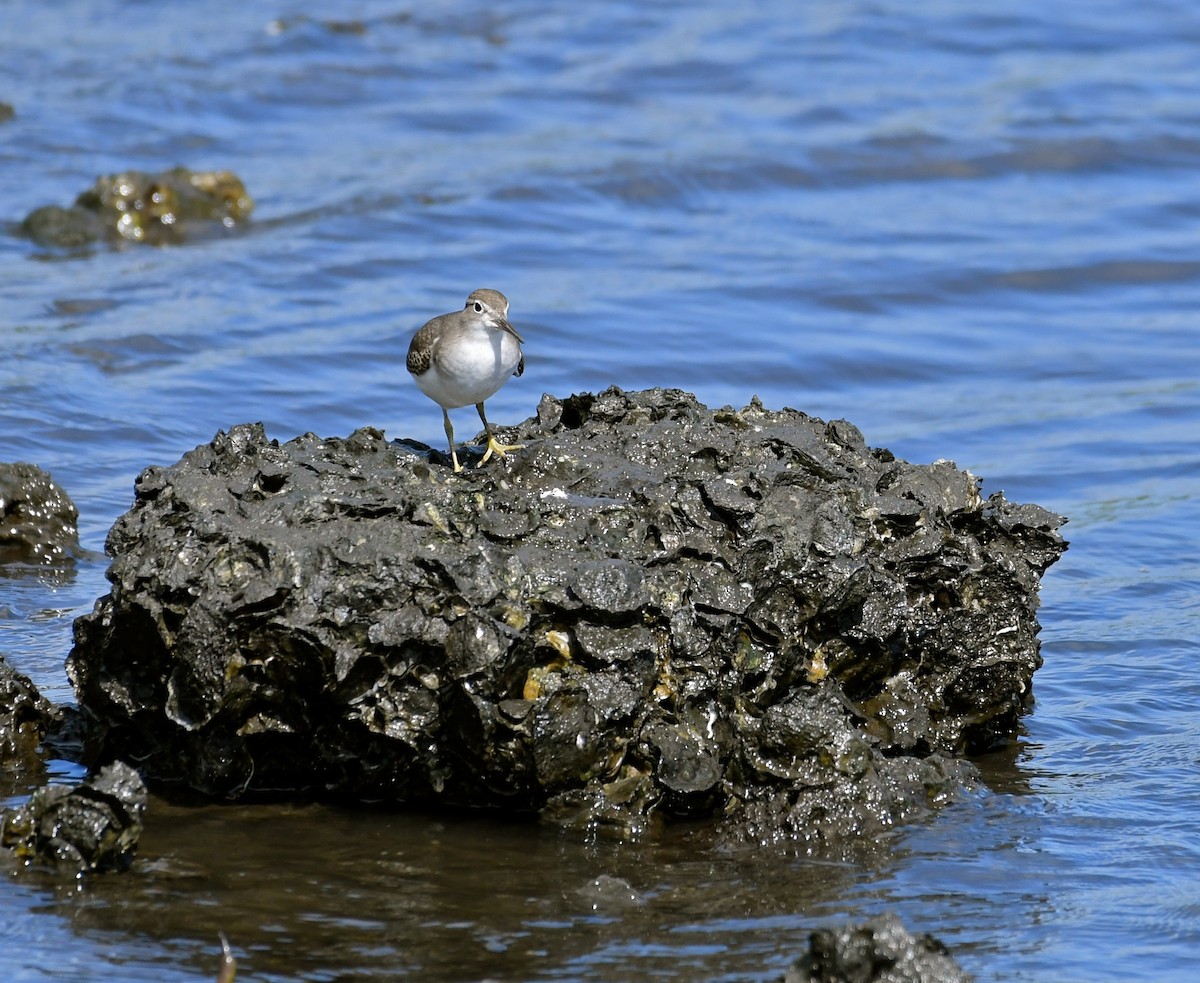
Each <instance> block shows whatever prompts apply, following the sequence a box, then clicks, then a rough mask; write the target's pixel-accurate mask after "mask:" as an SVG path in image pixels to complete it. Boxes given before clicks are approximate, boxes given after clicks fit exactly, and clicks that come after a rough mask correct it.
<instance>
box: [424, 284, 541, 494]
mask: <svg viewBox="0 0 1200 983" xmlns="http://www.w3.org/2000/svg"><path fill="white" fill-rule="evenodd" d="M523 344H525V339H524V338H522V337H521V336H520V335H519V334H517V332H516V330H515V329H514V328H513V326H512V325H511V324H509V323H508V298H507V297H505V296H504V294H502V293H501V292H500V291H499V290H489V289H487V288H480V289H479V290H473V291H471V295H470V296H469V297H467V302H466V304H465V305H464V306H463V309H462V310H461V311H452V312H451V313H449V314H439V315H438V316H437V317H434V318H430V319H429V320H428V321H426V322H425V324H424V325H422V327H421V328H420V330H419V331H417V333H416V334H415V335H413V339H412V341H411V342H410V343H409V346H408V362H407V364H408V371H409V373H410V374H411V375H412V377H413V379H414V380H415V381H416V383H417V386H418V388H419V389H420V390H421V392H423V393H424V394H425V395H426V396H428V397H429V398H430V399H432V400H433V401H434V402H435V403H437V404H438V405H439V406H440V407H441V408H442V417H443V418H444V419H445V423H446V440H447V441H448V442H449V444H450V461H451V462H452V463H453V465H454V472H455V474H457V473H458V472H460V471H462V465H461V464H459V463H458V454H457V453H455V450H454V427H453V425H452V424H451V423H450V410H453V409H457V408H458V407H460V406H467V405H469V404H471V403H474V404H475V409H477V410H478V411H479V419H480V420H482V421H483V429H484V430H485V431H486V432H487V438H488V442H487V452H486V453H485V454H484V455H483V460H481V461H480V462H479V463H480V465H483V464H486V463H487V461H488V459H489V458H490V457H491V456H492V455H493V454H495V455H496V456H497V457H500V458H504V457H505V456H506V455H507V454H508V452H509V451H517V450H521V449H523V448H524V446H525V445H524V444H502V443H500V442H499V441H498V440H497V439H496V435H495V433H493V431H492V425H491V424H490V423H488V419H487V415H486V414H485V413H484V410H483V403H484V400H486V399H487V398H488V397H489V396H493V395H495V394H496V392H497V391H498V390H499V389H500V387H501V386H503V385H504V384H505V383H506V382H508V380H509V379H510V378H511V377H512V376H519V375H521V373H523V372H524V371H525V354H524V352H523V351H522V350H521V346H522V345H523Z"/></svg>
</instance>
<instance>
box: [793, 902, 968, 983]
mask: <svg viewBox="0 0 1200 983" xmlns="http://www.w3.org/2000/svg"><path fill="white" fill-rule="evenodd" d="M972 979H973V977H972V976H971V975H970V974H969V973H966V972H964V971H963V970H962V969H961V968H960V967H959V965H958V963H956V962H955V961H954V959H953V957H952V956H951V955H950V953H949V950H947V949H946V947H945V946H944V945H942V943H941V942H939V941H938V940H937V939H935V938H934V937H933V936H932V935H913V934H912V933H911V932H909V931H908V930H907V929H906V928H905V927H904V926H903V925H902V924H901V922H900V919H898V918H897V917H896V916H895V915H891V914H888V915H880V916H879V917H878V918H871V919H869V920H868V921H865V922H863V923H861V924H855V925H846V926H844V927H842V928H837V929H833V928H822V929H818V930H817V931H815V932H813V933H812V935H811V937H810V938H809V950H808V952H807V953H806V954H805V955H803V956H801V957H800V958H799V959H798V960H797V961H796V962H795V964H794V965H793V966H792V967H791V969H789V970H788V972H787V973H786V974H785V975H784V977H783V983H970V981H971V980H972Z"/></svg>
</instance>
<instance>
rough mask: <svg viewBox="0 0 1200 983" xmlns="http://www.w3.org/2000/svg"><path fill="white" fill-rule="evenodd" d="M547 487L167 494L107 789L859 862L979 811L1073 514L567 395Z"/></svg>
mask: <svg viewBox="0 0 1200 983" xmlns="http://www.w3.org/2000/svg"><path fill="white" fill-rule="evenodd" d="M514 437H515V438H516V439H517V440H519V441H522V442H524V443H527V444H528V445H529V446H528V449H527V450H525V451H518V452H516V453H515V454H514V455H511V456H510V460H511V462H512V464H511V466H510V467H508V468H507V469H505V468H504V467H502V466H499V465H497V466H495V467H491V466H489V467H486V468H484V469H480V470H473V469H468V471H466V472H464V473H463V474H462V475H459V476H454V475H451V474H450V471H449V468H448V467H444V466H442V465H441V464H437V463H433V462H434V461H435V460H438V459H439V458H438V456H437V455H435V454H433V453H432V452H429V451H428V449H424V453H417V452H415V451H414V450H413V449H412V448H411V447H409V446H405V445H398V444H393V443H388V442H387V441H386V440H385V439H384V438H383V436H382V435H381V434H380V433H378V432H376V431H372V430H360V431H356V432H355V433H354V434H352V435H351V436H350V437H348V438H345V439H340V438H337V439H325V440H323V439H319V438H317V437H315V436H313V435H311V434H309V435H305V436H303V437H300V438H297V439H295V440H292V441H289V442H288V443H286V444H282V445H280V444H279V443H277V442H275V441H271V440H268V439H267V438H266V436H265V435H264V433H263V430H262V428H261V426H257V425H254V426H239V427H235V428H233V430H232V431H230V433H228V434H225V433H220V434H218V435H217V437H216V438H215V439H214V440H213V441H212V443H211V444H209V445H205V446H201V447H198V448H196V449H195V450H193V451H191V452H190V453H188V454H186V455H185V456H184V458H183V459H182V460H181V461H180V462H179V463H178V464H176V465H173V466H171V467H167V468H149V469H147V470H146V471H144V472H143V473H142V475H141V476H140V477H139V478H138V481H137V485H136V501H135V504H134V506H133V508H132V509H131V510H130V511H129V512H128V513H127V514H126V515H124V516H123V517H122V518H121V519H119V520H118V522H117V523H116V524H115V525H114V527H113V529H112V531H111V533H110V535H109V539H108V547H107V548H108V551H109V553H110V554H111V556H112V557H113V562H112V566H111V569H110V572H109V578H110V580H111V581H112V592H111V594H109V595H107V596H106V597H104V598H101V599H100V600H99V601H98V602H97V604H96V608H95V611H94V612H93V613H92V614H90V615H88V616H85V617H83V618H80V619H79V620H78V621H77V623H76V644H75V647H74V649H73V651H72V653H71V656H70V659H69V662H68V672H69V675H70V677H71V679H72V682H73V684H74V686H75V689H76V693H77V695H78V698H79V702H80V706H81V709H82V710H83V713H84V716H85V720H86V721H87V722H88V730H89V734H90V740H91V745H92V747H91V750H92V754H93V755H94V757H95V759H96V760H99V761H105V760H109V759H112V758H116V757H121V756H127V757H130V758H133V759H135V760H137V761H138V762H139V767H141V769H142V771H143V774H144V775H145V776H146V777H147V778H148V779H150V780H152V781H155V782H158V783H159V784H160V785H169V784H171V783H174V784H176V785H177V786H179V787H181V788H185V789H187V790H189V791H199V792H202V793H204V794H206V795H212V796H223V797H239V796H244V795H256V794H270V795H277V794H281V793H282V794H287V795H314V796H320V797H326V798H330V797H332V798H349V799H355V800H382V801H389V802H413V803H426V804H431V803H432V804H443V805H451V806H479V807H491V808H498V809H505V810H510V811H516V812H536V813H539V814H541V815H542V816H543V817H545V818H547V819H549V820H551V821H554V822H559V823H564V824H568V825H579V826H582V827H587V828H593V827H595V826H597V825H601V824H611V825H613V826H615V827H616V828H617V829H618V830H619V831H621V832H623V833H636V832H638V831H640V830H644V829H646V828H647V827H648V826H649V825H651V824H652V823H654V822H655V821H657V820H659V819H661V818H663V817H719V818H721V819H722V821H723V823H724V824H725V828H726V829H728V830H729V831H730V832H731V833H732V834H733V835H736V836H746V837H753V838H757V839H767V838H774V837H779V836H787V837H794V838H799V839H801V840H803V841H806V842H808V843H810V844H811V845H813V846H814V847H816V846H838V845H845V844H846V843H847V842H849V841H853V840H856V839H858V838H861V837H869V836H871V835H872V834H873V833H875V832H878V831H881V830H884V829H887V828H889V827H891V826H892V825H894V824H895V823H896V822H897V821H901V820H904V819H906V818H909V817H911V816H913V815H917V814H921V813H924V812H926V811H927V810H928V809H929V808H930V807H931V806H934V805H936V804H937V803H938V802H939V801H941V800H942V799H943V798H944V797H946V796H950V795H953V794H954V793H955V792H956V791H958V790H960V789H961V788H963V787H964V785H968V784H970V783H971V781H972V780H973V777H974V774H975V772H974V769H973V767H972V766H971V765H970V764H969V762H968V761H966V760H965V759H964V758H963V755H965V754H967V753H969V752H971V751H974V750H981V749H984V748H987V747H989V746H992V745H994V744H996V743H998V742H1003V741H1006V740H1008V739H1009V738H1010V737H1011V736H1012V734H1013V732H1014V728H1015V726H1016V722H1017V718H1018V716H1019V715H1020V714H1021V713H1022V712H1023V711H1024V710H1025V709H1026V708H1027V707H1028V706H1029V703H1030V699H1031V690H1030V685H1031V680H1032V676H1033V673H1034V670H1035V669H1036V668H1037V667H1038V665H1039V664H1040V657H1039V655H1038V642H1037V632H1038V629H1039V626H1038V623H1037V619H1036V616H1035V613H1036V608H1037V603H1038V599H1037V592H1038V585H1039V578H1040V576H1041V574H1042V573H1043V572H1044V571H1045V570H1046V568H1047V567H1049V566H1050V564H1052V563H1053V562H1054V561H1055V560H1056V559H1057V558H1058V556H1059V555H1060V554H1061V553H1062V551H1063V550H1064V549H1065V548H1066V544H1065V543H1064V541H1063V540H1062V538H1061V537H1060V536H1059V534H1058V532H1057V527H1058V526H1059V525H1060V524H1061V522H1062V521H1063V520H1062V519H1061V518H1060V517H1059V516H1056V515H1053V514H1051V513H1049V512H1047V511H1046V510H1044V509H1042V508H1039V507H1037V506H1033V505H1024V506H1022V505H1015V504H1013V503H1010V502H1008V501H1006V500H1005V499H1004V497H1003V495H1002V494H995V495H992V496H991V497H990V498H988V499H982V498H981V497H980V494H979V482H978V481H977V479H975V478H974V477H973V476H971V475H970V474H968V473H966V472H963V471H960V470H958V469H956V468H955V467H954V465H952V464H949V463H945V462H942V463H937V464H933V465H928V466H916V465H911V464H906V463H904V462H903V461H898V460H896V459H894V458H893V456H892V455H891V454H890V453H888V452H887V451H883V450H872V449H869V448H868V447H867V446H866V445H865V444H864V442H863V439H862V436H861V435H860V434H859V432H858V431H857V430H856V429H855V428H854V427H853V426H851V425H850V424H848V423H845V422H843V421H835V422H833V423H825V422H823V421H821V420H817V419H814V418H811V417H808V416H806V415H804V414H803V413H799V412H796V411H793V410H783V411H779V412H774V411H768V410H765V409H764V408H763V407H762V406H761V405H760V404H759V403H757V401H756V402H753V403H752V404H751V405H750V406H748V407H746V408H744V409H742V410H740V411H735V410H732V409H729V408H726V409H721V410H717V411H715V412H713V411H710V410H708V409H707V408H706V407H704V406H703V405H701V404H699V403H698V402H697V401H696V400H695V398H694V397H692V396H691V395H689V394H687V393H683V392H679V391H676V390H665V391H664V390H651V391H646V392H637V393H625V392H622V391H620V390H617V389H610V390H608V391H606V392H604V393H601V394H599V395H591V394H583V395H578V396H572V397H570V398H568V399H565V400H558V399H554V398H552V397H549V396H547V397H544V398H543V400H542V404H541V405H540V407H539V410H538V415H537V417H535V418H533V419H530V420H528V421H526V422H525V423H524V424H522V425H520V426H519V427H517V428H515V429H514V430H510V431H508V432H507V433H506V440H507V439H508V438H514Z"/></svg>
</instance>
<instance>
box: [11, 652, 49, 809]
mask: <svg viewBox="0 0 1200 983" xmlns="http://www.w3.org/2000/svg"><path fill="white" fill-rule="evenodd" d="M56 723H57V716H56V714H55V712H54V708H53V706H51V704H50V701H49V700H47V699H46V698H45V697H44V696H42V694H41V693H39V692H38V690H37V687H36V686H34V685H33V681H32V680H31V679H30V678H29V677H28V676H26V675H24V674H23V673H19V672H17V671H16V670H15V669H13V667H12V666H10V665H9V664H8V663H7V662H6V661H5V660H4V658H3V656H0V774H3V776H4V780H3V781H0V789H2V790H3V794H4V795H8V794H11V793H12V791H13V789H12V788H10V787H9V780H11V779H13V778H16V777H18V776H19V775H20V773H32V772H35V771H38V770H40V759H39V758H38V755H37V749H38V745H39V744H40V743H41V742H42V740H43V738H45V736H46V735H47V734H48V733H49V732H50V730H51V729H52V728H53V727H54V726H55V725H56Z"/></svg>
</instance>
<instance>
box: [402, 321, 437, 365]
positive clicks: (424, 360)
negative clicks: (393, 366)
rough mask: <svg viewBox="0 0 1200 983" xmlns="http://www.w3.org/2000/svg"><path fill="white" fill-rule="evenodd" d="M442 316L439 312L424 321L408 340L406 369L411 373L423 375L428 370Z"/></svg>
mask: <svg viewBox="0 0 1200 983" xmlns="http://www.w3.org/2000/svg"><path fill="white" fill-rule="evenodd" d="M443 317H445V315H444V314H441V315H438V316H437V317H435V318H433V319H432V320H430V321H426V322H425V324H424V326H423V327H422V328H421V330H420V331H418V332H417V333H416V334H415V335H413V340H412V341H410V342H409V344H408V360H407V365H408V371H409V372H411V373H412V374H413V375H424V374H425V373H426V372H428V371H429V366H430V365H431V364H432V363H433V346H434V343H435V342H436V341H437V338H438V335H439V334H441V330H442V325H441V320H442V318H443Z"/></svg>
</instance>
